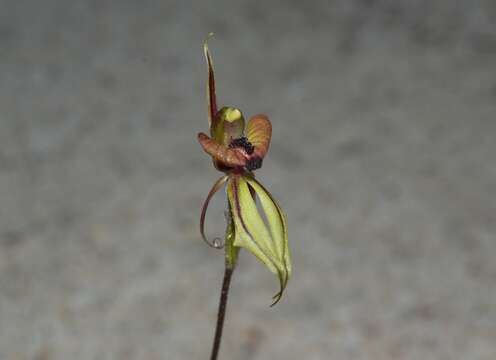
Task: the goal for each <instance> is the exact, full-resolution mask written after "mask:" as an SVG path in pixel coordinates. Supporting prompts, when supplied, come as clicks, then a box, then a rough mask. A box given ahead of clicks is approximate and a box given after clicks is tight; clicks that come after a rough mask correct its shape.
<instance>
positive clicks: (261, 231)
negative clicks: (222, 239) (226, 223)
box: [227, 175, 291, 304]
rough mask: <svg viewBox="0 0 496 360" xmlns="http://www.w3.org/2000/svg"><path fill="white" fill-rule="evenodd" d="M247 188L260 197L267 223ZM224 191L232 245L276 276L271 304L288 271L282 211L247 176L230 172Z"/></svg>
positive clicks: (277, 297) (281, 290)
mask: <svg viewBox="0 0 496 360" xmlns="http://www.w3.org/2000/svg"><path fill="white" fill-rule="evenodd" d="M250 189H252V190H253V191H254V193H255V194H256V195H257V196H258V198H259V199H260V202H261V205H262V209H263V212H264V215H265V218H266V219H267V224H266V223H265V222H264V220H263V218H262V215H261V214H260V213H259V209H258V208H257V205H256V203H255V200H254V199H253V196H252V194H251V191H250ZM227 194H228V198H229V203H230V206H231V212H232V215H233V220H234V226H235V238H234V246H238V247H242V248H245V249H247V250H248V251H250V252H251V253H252V254H253V255H255V256H256V257H257V258H258V259H259V260H260V261H261V262H262V263H264V264H265V265H266V266H267V267H268V268H269V270H270V271H272V272H273V273H274V274H276V275H277V276H278V278H279V282H280V291H279V292H278V293H277V294H276V295H275V296H274V298H275V302H274V304H275V303H277V301H279V299H280V298H281V295H282V293H283V291H284V288H285V287H286V284H287V282H288V279H289V276H290V272H291V262H290V256H289V250H288V237H287V227H286V220H285V217H284V214H283V213H282V211H281V209H280V207H279V206H278V205H277V204H276V203H275V202H274V200H273V198H272V197H271V196H270V194H269V193H268V192H267V191H266V190H265V189H264V188H263V186H261V185H260V183H258V182H257V181H255V180H254V179H252V178H250V177H248V176H243V175H231V176H230V178H229V180H228V183H227Z"/></svg>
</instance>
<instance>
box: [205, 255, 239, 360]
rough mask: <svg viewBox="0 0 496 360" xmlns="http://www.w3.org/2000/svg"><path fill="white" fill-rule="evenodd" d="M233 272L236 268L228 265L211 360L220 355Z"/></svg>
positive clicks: (221, 294)
mask: <svg viewBox="0 0 496 360" xmlns="http://www.w3.org/2000/svg"><path fill="white" fill-rule="evenodd" d="M233 271H234V267H230V266H229V265H227V264H226V269H225V271H224V280H223V282H222V291H221V293H220V301H219V311H218V312H217V325H216V327H215V336H214V343H213V346H212V355H211V356H210V360H217V355H218V354H219V348H220V341H221V340H222V329H223V327H224V317H225V315H226V307H227V296H228V294H229V285H230V284H231V276H232V273H233Z"/></svg>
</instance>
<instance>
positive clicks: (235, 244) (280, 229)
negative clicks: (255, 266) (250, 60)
mask: <svg viewBox="0 0 496 360" xmlns="http://www.w3.org/2000/svg"><path fill="white" fill-rule="evenodd" d="M210 35H211V34H210ZM207 41H208V39H207ZM207 41H205V43H204V45H203V48H204V53H205V58H206V61H207V68H208V82H207V98H208V117H209V125H210V136H209V135H207V134H204V133H199V134H198V141H199V143H200V145H201V146H202V148H203V150H204V151H205V152H206V153H207V154H209V155H210V156H211V157H212V160H213V164H214V166H215V168H216V169H217V170H219V171H221V172H223V173H224V175H223V176H222V177H221V178H219V179H218V180H217V181H216V182H215V184H214V185H213V187H212V189H211V190H210V192H209V194H208V196H207V198H206V200H205V203H204V204H203V208H202V212H201V217H200V232H201V236H202V238H203V240H204V241H205V242H206V243H207V244H209V245H210V246H212V247H214V248H222V247H225V252H226V266H228V267H231V268H234V266H235V264H236V260H237V256H238V252H239V249H240V248H244V249H246V250H248V251H249V252H251V253H252V254H253V255H255V256H256V257H257V258H258V259H259V260H260V261H261V262H262V263H263V264H265V265H266V266H267V267H268V268H269V270H270V271H271V272H273V273H274V274H276V275H277V277H278V279H279V284H280V289H279V291H278V293H277V294H276V295H274V297H273V300H274V302H273V303H272V305H274V304H276V303H277V302H278V301H279V300H280V298H281V296H282V293H283V291H284V289H285V288H286V285H287V283H288V279H289V277H290V275H291V258H290V253H289V248H288V233H287V225H286V216H285V214H284V212H283V211H282V209H281V207H280V206H279V205H278V204H277V202H276V201H275V200H274V198H273V197H272V195H271V194H270V193H269V192H268V191H267V190H266V189H265V187H264V186H263V185H262V184H260V182H259V181H258V180H256V179H255V175H254V171H255V170H257V169H259V168H260V167H261V166H262V162H263V159H264V157H265V155H266V154H267V151H268V150H269V145H270V139H271V135H272V126H271V123H270V121H269V119H268V117H267V116H266V115H263V114H258V115H254V116H252V117H251V118H250V119H249V120H248V122H247V124H246V126H245V119H244V117H243V114H242V113H241V111H240V110H239V109H237V108H234V107H222V108H221V109H217V99H216V93H215V78H214V70H213V64H212V57H211V55H210V51H209V49H208V44H207ZM224 185H226V193H227V204H228V205H227V210H226V218H227V222H228V224H227V230H226V234H225V240H224V242H223V243H222V242H221V241H220V239H219V238H215V239H214V240H212V241H209V240H208V239H207V237H206V235H205V229H204V227H205V226H204V225H205V215H206V211H207V208H208V204H209V202H210V200H211V198H212V196H213V195H214V194H215V193H216V192H217V191H218V190H220V189H221V188H222V187H223V186H224ZM257 201H258V205H257Z"/></svg>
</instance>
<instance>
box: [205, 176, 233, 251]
mask: <svg viewBox="0 0 496 360" xmlns="http://www.w3.org/2000/svg"><path fill="white" fill-rule="evenodd" d="M226 180H227V176H225V175H224V176H222V177H221V178H219V179H218V180H217V181H216V182H215V184H214V185H213V186H212V188H211V189H210V191H209V193H208V195H207V198H206V199H205V202H204V203H203V206H202V210H201V215H200V234H201V236H202V239H203V241H205V243H207V245H208V246H210V247H213V248H215V249H222V247H223V246H224V244H222V242H221V240H220V238H218V237H216V238H214V239H213V240H212V241H209V240H208V238H207V236H206V235H205V216H206V215H207V209H208V205H209V204H210V200H212V197H213V196H214V195H215V193H216V192H217V191H219V190H220V189H221V188H222V186H223V185H224V183H225V182H226ZM226 236H227V235H226Z"/></svg>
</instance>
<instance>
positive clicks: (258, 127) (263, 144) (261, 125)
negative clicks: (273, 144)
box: [246, 114, 272, 159]
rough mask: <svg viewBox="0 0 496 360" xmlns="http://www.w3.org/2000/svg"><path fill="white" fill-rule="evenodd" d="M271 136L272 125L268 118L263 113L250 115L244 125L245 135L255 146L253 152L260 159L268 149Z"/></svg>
mask: <svg viewBox="0 0 496 360" xmlns="http://www.w3.org/2000/svg"><path fill="white" fill-rule="evenodd" d="M271 136H272V125H271V124H270V120H269V118H268V117H267V116H266V115H264V114H258V115H254V116H252V117H251V119H250V121H248V126H247V127H246V137H247V138H248V141H249V142H250V143H251V144H252V145H253V146H254V147H255V152H254V154H255V155H256V156H258V157H259V158H261V159H263V157H264V156H265V154H266V153H267V151H268V150H269V145H270V137H271Z"/></svg>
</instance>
